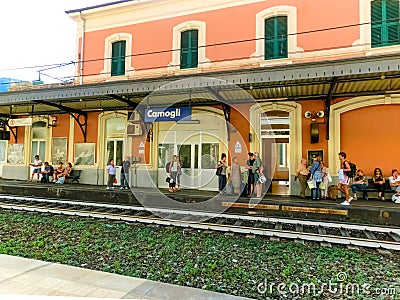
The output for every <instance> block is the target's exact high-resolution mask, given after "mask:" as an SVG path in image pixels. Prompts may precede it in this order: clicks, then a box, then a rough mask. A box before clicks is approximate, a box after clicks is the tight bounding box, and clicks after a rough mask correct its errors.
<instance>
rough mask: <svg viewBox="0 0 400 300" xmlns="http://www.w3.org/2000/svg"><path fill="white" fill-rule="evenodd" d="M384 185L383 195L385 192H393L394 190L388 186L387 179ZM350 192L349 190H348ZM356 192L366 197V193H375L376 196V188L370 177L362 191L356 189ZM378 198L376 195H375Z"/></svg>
mask: <svg viewBox="0 0 400 300" xmlns="http://www.w3.org/2000/svg"><path fill="white" fill-rule="evenodd" d="M385 184H386V187H385V195H386V194H393V193H394V191H393V190H392V188H391V187H390V183H389V180H388V179H386V183H385ZM350 192H351V191H350ZM358 193H362V194H363V195H362V197H363V198H365V197H368V193H376V195H377V196H378V190H377V189H376V188H375V187H374V183H373V181H372V179H368V187H367V188H366V189H365V190H364V191H359V190H358V191H357V194H358ZM377 198H378V197H377Z"/></svg>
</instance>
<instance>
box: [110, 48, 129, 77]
mask: <svg viewBox="0 0 400 300" xmlns="http://www.w3.org/2000/svg"><path fill="white" fill-rule="evenodd" d="M111 51H112V53H111V76H121V75H125V53H126V41H118V42H114V43H112V50H111Z"/></svg>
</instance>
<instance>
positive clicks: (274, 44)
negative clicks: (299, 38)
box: [264, 16, 288, 59]
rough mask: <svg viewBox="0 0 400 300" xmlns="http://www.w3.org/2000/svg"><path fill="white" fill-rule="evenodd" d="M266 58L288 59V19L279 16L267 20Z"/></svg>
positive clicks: (265, 27)
mask: <svg viewBox="0 0 400 300" xmlns="http://www.w3.org/2000/svg"><path fill="white" fill-rule="evenodd" d="M264 25H265V26H264V34H265V36H264V41H265V43H264V58H265V59H276V58H286V57H288V28H287V17H286V16H279V17H272V18H268V19H266V20H265V24H264Z"/></svg>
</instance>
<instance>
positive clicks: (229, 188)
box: [225, 181, 233, 195]
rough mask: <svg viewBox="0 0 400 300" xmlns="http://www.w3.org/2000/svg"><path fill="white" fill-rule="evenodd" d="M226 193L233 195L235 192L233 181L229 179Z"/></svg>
mask: <svg viewBox="0 0 400 300" xmlns="http://www.w3.org/2000/svg"><path fill="white" fill-rule="evenodd" d="M225 193H227V194H228V195H232V194H233V185H232V182H231V181H229V182H228V183H227V184H226V186H225Z"/></svg>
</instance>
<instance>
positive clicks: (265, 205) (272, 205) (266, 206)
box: [222, 202, 279, 210]
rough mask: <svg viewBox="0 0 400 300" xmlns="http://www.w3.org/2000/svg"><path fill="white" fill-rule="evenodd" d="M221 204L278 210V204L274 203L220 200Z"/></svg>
mask: <svg viewBox="0 0 400 300" xmlns="http://www.w3.org/2000/svg"><path fill="white" fill-rule="evenodd" d="M222 206H225V207H226V206H229V207H239V208H256V209H267V210H279V205H274V204H250V203H236V202H222Z"/></svg>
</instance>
